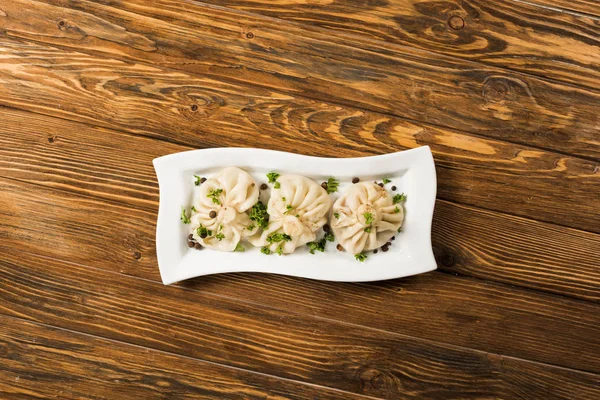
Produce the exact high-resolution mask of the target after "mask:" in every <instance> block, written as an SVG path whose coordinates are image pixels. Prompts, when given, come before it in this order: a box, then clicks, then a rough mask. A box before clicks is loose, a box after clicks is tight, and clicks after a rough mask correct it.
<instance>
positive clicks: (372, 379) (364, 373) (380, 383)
mask: <svg viewBox="0 0 600 400" xmlns="http://www.w3.org/2000/svg"><path fill="white" fill-rule="evenodd" d="M358 379H360V386H361V389H365V388H366V387H371V388H373V389H381V388H382V387H384V386H385V381H386V376H385V374H383V373H382V372H381V371H379V370H378V369H376V368H373V367H362V368H360V369H359V371H358Z"/></svg>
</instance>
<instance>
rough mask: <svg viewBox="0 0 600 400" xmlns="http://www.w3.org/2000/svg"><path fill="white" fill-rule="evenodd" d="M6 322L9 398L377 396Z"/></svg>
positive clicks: (2, 381)
mask: <svg viewBox="0 0 600 400" xmlns="http://www.w3.org/2000/svg"><path fill="white" fill-rule="evenodd" d="M0 304H1V303H0ZM0 326H2V329H1V330H0V348H1V349H2V352H0V396H1V397H2V398H4V399H10V400H25V399H27V400H30V399H47V398H56V397H58V398H60V399H78V400H88V399H89V400H100V399H107V400H109V399H119V400H139V399H144V400H152V399H173V400H179V399H198V398H202V399H218V400H223V399H232V400H235V399H240V400H242V399H243V400H264V399H273V400H283V399H307V400H313V399H317V398H318V399H336V400H346V399H351V400H361V399H364V400H367V399H370V398H371V397H365V396H360V395H356V394H352V393H348V392H340V391H336V390H331V389H327V388H324V387H318V386H316V385H305V384H301V383H298V382H293V381H289V380H283V379H277V378H275V377H272V376H266V375H263V374H257V373H252V372H250V371H245V370H240V369H237V368H228V367H224V366H221V365H216V364H213V363H208V362H202V361H199V360H194V359H191V358H188V357H181V356H176V355H173V354H167V353H165V352H161V351H155V350H150V349H147V348H145V349H144V348H140V347H137V346H131V345H126V344H123V343H117V342H115V341H112V340H106V339H101V338H97V337H91V336H89V335H84V334H81V333H76V332H72V331H65V330H62V329H56V328H51V327H48V326H42V325H39V324H35V323H31V322H26V321H23V320H20V319H16V318H10V317H6V316H0Z"/></svg>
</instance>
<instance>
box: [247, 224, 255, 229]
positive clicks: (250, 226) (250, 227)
mask: <svg viewBox="0 0 600 400" xmlns="http://www.w3.org/2000/svg"><path fill="white" fill-rule="evenodd" d="M254 228H256V225H254V224H250V225H248V227H247V228H246V229H247V230H249V231H251V230H253V229H254Z"/></svg>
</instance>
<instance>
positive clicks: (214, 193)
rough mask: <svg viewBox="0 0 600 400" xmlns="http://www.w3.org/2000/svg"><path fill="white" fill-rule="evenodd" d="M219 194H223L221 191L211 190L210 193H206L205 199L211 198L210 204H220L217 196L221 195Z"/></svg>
mask: <svg viewBox="0 0 600 400" xmlns="http://www.w3.org/2000/svg"><path fill="white" fill-rule="evenodd" d="M221 193H223V189H213V190H211V191H210V192H208V194H207V195H206V197H209V198H211V199H212V202H213V203H215V204H221V200H219V196H220V195H221Z"/></svg>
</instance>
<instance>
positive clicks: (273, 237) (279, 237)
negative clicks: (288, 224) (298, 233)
mask: <svg viewBox="0 0 600 400" xmlns="http://www.w3.org/2000/svg"><path fill="white" fill-rule="evenodd" d="M291 240H292V237H291V236H290V235H288V234H286V233H271V234H270V235H269V236H267V242H268V243H279V242H290V241H291Z"/></svg>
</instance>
